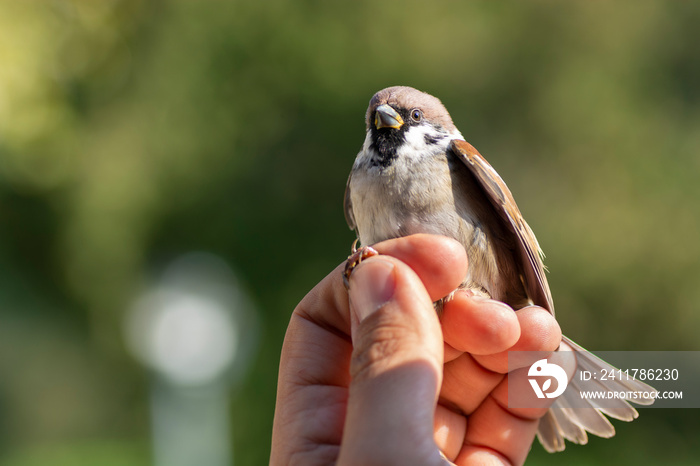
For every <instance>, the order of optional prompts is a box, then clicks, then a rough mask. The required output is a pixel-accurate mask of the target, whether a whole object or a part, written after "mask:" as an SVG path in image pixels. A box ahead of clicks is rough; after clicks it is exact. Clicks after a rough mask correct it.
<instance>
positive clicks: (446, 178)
mask: <svg viewBox="0 0 700 466" xmlns="http://www.w3.org/2000/svg"><path fill="white" fill-rule="evenodd" d="M365 122H366V135H365V140H364V143H363V145H362V149H361V150H360V152H359V153H358V154H357V158H356V159H355V162H354V164H353V166H352V170H351V172H350V176H349V178H348V182H347V186H346V190H345V202H344V204H345V218H346V220H347V223H348V225H349V226H350V228H351V229H352V230H355V232H356V234H357V237H358V240H359V241H360V243H361V244H362V245H363V248H362V249H360V250H356V248H355V245H354V244H353V252H354V254H352V255H351V256H350V258H348V262H347V266H346V270H345V274H344V280H345V283H346V286H347V285H348V279H349V276H350V274H351V273H352V270H353V268H354V266H355V265H357V263H359V261H361V260H362V258H364V257H367V256H371V255H374V254H376V251H374V250H372V249H371V247H370V245H372V244H374V243H377V242H380V241H384V240H387V239H390V238H397V237H402V236H408V235H412V234H416V233H432V234H438V235H444V236H448V237H451V238H454V239H455V240H457V241H459V242H460V243H461V244H462V245H463V246H464V248H465V249H466V251H467V257H468V261H469V268H468V272H467V275H466V276H465V277H464V281H463V283H462V284H461V285H460V287H459V289H464V290H469V291H470V292H471V293H472V294H477V295H481V296H485V297H489V298H491V299H496V300H498V301H502V302H504V303H506V304H508V305H509V306H511V307H512V308H513V309H514V310H518V309H521V308H523V307H525V306H530V305H537V306H541V307H543V308H545V309H546V310H548V311H549V312H550V313H552V315H554V304H553V301H552V295H551V292H550V289H549V285H548V283H547V277H546V276H545V267H544V264H543V254H542V251H541V249H540V246H539V244H538V242H537V239H536V238H535V235H534V233H533V232H532V230H531V229H530V227H529V226H528V224H527V223H526V222H525V219H524V218H523V216H522V214H521V213H520V210H519V209H518V206H517V205H516V203H515V200H514V199H513V195H512V194H511V192H510V190H509V189H508V187H507V186H506V184H505V182H504V181H503V180H502V179H501V177H500V176H499V175H498V173H496V171H495V170H494V169H493V168H492V167H491V165H489V163H488V162H487V161H486V160H485V159H484V158H483V157H482V156H481V154H479V152H478V151H477V150H476V149H475V148H474V147H472V146H471V145H470V144H469V143H468V142H466V141H465V140H464V137H463V136H462V134H461V133H460V132H459V130H458V129H457V127H456V126H455V125H454V123H453V122H452V118H451V117H450V114H449V113H448V112H447V110H446V109H445V107H444V106H443V104H442V103H441V102H440V100H438V99H437V98H436V97H433V96H432V95H430V94H426V93H424V92H421V91H419V90H417V89H414V88H411V87H404V86H395V87H389V88H386V89H383V90H381V91H379V92H377V93H376V94H375V95H374V96H373V97H372V99H371V100H370V102H369V107H368V108H367V113H366V115H365ZM356 242H357V240H356ZM444 299H450V297H449V296H448V297H447V298H444ZM444 299H443V300H442V301H444ZM440 305H441V302H438V303H436V308H438V309H439V308H440ZM562 346H568V348H564V349H570V350H573V351H576V352H577V353H576V360H577V370H583V369H585V370H591V371H594V372H595V371H597V373H602V370H603V369H605V370H608V371H610V370H613V369H614V368H613V366H611V365H609V364H607V363H606V362H604V361H602V360H601V359H599V358H597V357H596V356H594V355H592V354H591V353H589V352H587V351H585V350H584V349H583V348H582V347H581V346H579V345H577V344H576V343H574V342H573V341H572V340H570V339H569V338H567V337H563V338H562V344H561V346H560V348H559V349H560V350H561V349H562ZM587 383H588V384H589V385H586V384H587ZM590 384H593V385H590ZM595 384H596V381H595V380H594V381H588V382H584V381H581V380H576V379H572V380H571V381H570V382H569V386H570V387H571V386H573V388H574V391H582V390H596V389H597V390H600V385H598V386H597V387H596V386H595ZM612 388H613V389H619V390H638V391H644V392H656V390H654V389H653V388H651V387H650V386H648V385H646V384H644V383H642V382H639V381H636V380H632V379H631V380H629V381H625V383H624V384H623V383H622V382H620V386H619V387H612ZM568 393H572V392H571V391H569V390H567V391H566V392H565V393H564V395H562V396H560V397H559V398H557V400H556V401H555V402H554V404H553V405H552V407H551V408H550V409H549V410H548V411H547V413H546V414H545V415H544V417H542V418H541V419H540V422H539V426H538V432H537V436H538V438H539V440H540V442H541V443H542V445H543V446H544V448H545V449H546V450H547V451H550V452H555V451H562V450H563V449H564V447H565V442H564V439H568V440H570V441H572V442H574V443H579V444H585V443H586V442H587V440H588V437H587V434H586V432H590V433H592V434H595V435H598V436H600V437H612V436H613V435H614V434H615V429H614V427H613V426H612V424H611V423H610V421H609V420H608V419H607V418H606V417H605V416H604V414H603V413H605V414H607V415H608V416H610V417H612V418H615V419H620V420H623V421H631V420H633V419H635V418H636V417H637V416H638V413H637V411H636V410H635V409H634V408H633V407H632V406H631V405H629V404H628V403H627V402H626V401H624V400H618V401H619V403H617V404H616V405H615V407H614V408H610V407H608V406H609V405H607V404H606V407H597V406H595V405H594V404H593V403H590V408H591V409H571V408H568V407H569V406H572V404H571V403H569V402H568V401H567V396H568V395H567V394H568ZM576 400H577V402H578V404H576V405H574V406H580V398H579V397H578V396H577V398H576ZM635 401H636V400H635ZM640 401H641V403H639V404H651V403H652V402H653V397H650V398H649V399H644V400H640Z"/></svg>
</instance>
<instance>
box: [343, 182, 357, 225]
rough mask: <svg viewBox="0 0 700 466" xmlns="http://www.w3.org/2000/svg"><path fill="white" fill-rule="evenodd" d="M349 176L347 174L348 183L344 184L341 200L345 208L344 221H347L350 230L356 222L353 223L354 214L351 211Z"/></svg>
mask: <svg viewBox="0 0 700 466" xmlns="http://www.w3.org/2000/svg"><path fill="white" fill-rule="evenodd" d="M350 178H352V175H350V176H348V183H347V184H346V185H345V201H344V202H343V207H344V208H345V209H344V210H345V221H346V222H348V226H349V227H350V229H351V230H354V229H355V228H357V223H355V214H353V212H352V200H351V199H350Z"/></svg>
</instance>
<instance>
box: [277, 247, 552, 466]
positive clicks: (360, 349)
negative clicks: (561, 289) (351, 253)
mask: <svg viewBox="0 0 700 466" xmlns="http://www.w3.org/2000/svg"><path fill="white" fill-rule="evenodd" d="M374 247H375V249H377V250H378V251H379V252H380V254H381V255H380V256H378V257H373V258H370V259H368V260H366V261H364V262H363V263H362V264H360V265H359V266H358V267H357V268H356V269H355V271H354V272H353V274H352V276H351V279H350V291H349V293H348V292H346V290H345V288H344V286H343V283H342V278H341V270H342V267H343V265H341V266H339V267H338V268H337V269H336V270H334V271H333V272H332V273H331V274H329V275H328V276H327V277H326V278H325V279H324V280H322V281H321V282H320V283H319V284H318V285H317V286H316V287H315V288H314V289H313V290H312V291H311V292H310V293H309V294H308V295H307V296H306V297H305V298H304V299H303V300H302V301H301V303H300V304H299V305H298V306H297V308H296V309H295V311H294V313H293V315H292V318H291V321H290V324H289V327H288V329H287V334H286V336H285V342H284V346H283V349H282V357H281V362H280V374H279V382H278V393H277V408H276V413H275V421H274V427H273V437H272V454H271V460H270V463H271V464H273V465H277V464H304V465H308V464H330V463H337V464H364V465H371V464H402V465H405V464H422V465H429V464H435V465H438V464H441V465H444V464H448V463H447V460H446V459H445V457H446V458H448V459H449V460H451V461H453V462H454V463H456V464H460V465H461V464H475V463H478V464H483V463H485V462H488V463H489V464H521V463H523V462H524V460H525V458H526V456H527V452H528V451H529V448H530V445H531V443H532V440H533V438H534V436H535V432H536V430H537V422H538V419H539V417H540V416H542V415H543V414H544V412H545V409H544V408H543V409H519V410H515V409H509V408H508V403H507V384H508V379H507V378H505V372H506V371H507V350H509V349H510V350H521V351H553V350H554V349H556V347H557V346H558V344H559V342H560V340H561V332H560V330H559V326H558V324H557V323H556V321H555V320H554V318H553V317H552V316H551V315H550V314H549V313H548V312H547V311H546V310H544V309H542V308H539V307H529V308H525V309H521V310H519V311H518V312H513V310H512V309H511V308H509V307H508V306H506V305H505V304H503V303H499V302H496V301H492V300H484V299H480V298H475V297H470V296H468V295H467V294H466V293H464V292H459V293H457V294H456V295H455V297H454V299H453V300H451V301H449V302H448V303H446V304H445V307H444V311H443V315H442V319H441V320H442V323H441V322H440V320H439V319H438V316H437V315H436V313H435V311H434V309H433V305H432V302H433V301H436V300H438V299H440V298H442V297H444V296H445V295H447V294H448V293H449V292H450V291H451V290H454V289H455V288H457V286H458V285H459V284H460V282H461V281H462V279H463V278H464V275H465V271H466V267H467V260H466V254H465V252H464V249H463V248H462V246H461V245H460V244H459V243H457V242H455V241H452V240H450V239H448V238H444V237H439V236H431V235H415V236H410V237H406V238H399V239H394V240H390V241H385V242H382V243H379V244H377V245H375V246H374ZM348 294H349V297H350V300H349V301H350V303H351V304H350V305H349V304H348ZM528 362H529V363H532V362H534V361H523V364H522V365H523V366H525V365H526V364H527V363H528ZM440 451H442V452H443V453H444V455H445V456H444V457H443V456H441V454H440V453H439V452H440Z"/></svg>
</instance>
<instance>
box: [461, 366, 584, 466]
mask: <svg viewBox="0 0 700 466" xmlns="http://www.w3.org/2000/svg"><path fill="white" fill-rule="evenodd" d="M540 354H541V353H540ZM559 355H560V352H556V353H553V354H551V356H550V358H549V359H553V360H554V361H555V362H556V363H557V364H558V365H559V366H560V367H562V368H563V369H564V371H565V372H566V374H567V376H568V377H569V378H570V377H571V376H572V375H573V373H574V371H575V366H576V364H575V359H574V358H563V357H559ZM528 369H529V368H526V367H523V368H521V369H516V370H515V371H513V372H511V373H509V374H508V377H505V378H504V379H503V380H502V381H501V383H500V384H499V385H498V386H497V387H496V388H495V389H494V390H493V392H492V393H491V394H490V395H489V396H488V397H487V398H486V400H485V401H484V402H483V403H482V404H481V405H480V406H479V407H478V408H477V409H476V410H475V411H474V413H473V414H472V415H471V416H470V417H469V422H468V425H467V433H466V436H465V446H467V448H465V449H464V450H465V451H468V452H473V451H474V448H475V447H478V448H486V449H488V450H494V451H497V452H499V453H500V454H502V455H503V456H505V457H506V458H507V459H508V461H509V462H510V463H511V464H522V463H524V462H525V458H526V457H527V454H528V452H529V451H530V447H531V445H532V441H533V440H534V438H535V434H536V433H537V427H538V425H539V419H540V417H542V416H543V415H544V414H545V413H546V411H547V410H548V409H549V407H550V406H551V405H552V403H553V402H554V401H555V399H554V398H543V399H540V398H537V397H536V395H535V393H534V391H533V390H532V387H531V386H530V381H529V377H528V375H529V374H528ZM462 455H463V453H462V452H460V457H458V459H459V458H461V457H462ZM457 464H459V462H457Z"/></svg>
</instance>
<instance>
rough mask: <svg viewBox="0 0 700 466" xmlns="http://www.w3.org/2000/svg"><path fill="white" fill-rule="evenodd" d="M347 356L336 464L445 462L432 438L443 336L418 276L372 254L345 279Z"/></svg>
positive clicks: (395, 261) (394, 262)
mask: <svg viewBox="0 0 700 466" xmlns="http://www.w3.org/2000/svg"><path fill="white" fill-rule="evenodd" d="M348 293H349V298H350V313H351V326H352V343H353V354H352V360H351V363H350V373H351V376H352V382H351V384H350V391H349V399H348V404H347V415H346V419H345V426H344V430H343V441H342V443H341V451H340V455H339V464H444V463H443V462H442V460H441V459H440V456H439V453H438V449H437V446H436V445H435V442H434V440H433V417H434V413H435V405H436V402H437V395H438V391H439V388H440V383H441V377H442V375H441V374H442V352H443V343H442V333H441V330H440V325H439V321H438V318H437V315H436V313H435V310H434V309H433V305H432V302H431V300H430V297H429V295H428V292H427V291H426V289H425V287H424V286H423V283H422V282H421V281H420V279H419V278H418V276H417V275H416V274H415V273H414V272H413V270H411V268H410V267H408V266H407V265H406V264H404V263H403V262H401V261H399V260H397V259H394V258H391V257H388V256H379V257H374V258H371V259H368V260H366V261H364V262H363V263H362V264H360V265H359V266H358V267H357V268H356V269H355V270H354V272H353V274H352V276H351V278H350V289H349V292H348Z"/></svg>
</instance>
